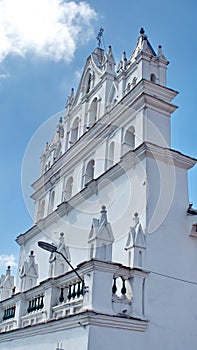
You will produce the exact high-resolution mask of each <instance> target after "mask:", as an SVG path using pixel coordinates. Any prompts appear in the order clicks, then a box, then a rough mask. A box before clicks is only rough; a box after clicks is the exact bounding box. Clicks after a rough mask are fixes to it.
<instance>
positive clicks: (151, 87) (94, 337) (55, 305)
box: [0, 28, 197, 350]
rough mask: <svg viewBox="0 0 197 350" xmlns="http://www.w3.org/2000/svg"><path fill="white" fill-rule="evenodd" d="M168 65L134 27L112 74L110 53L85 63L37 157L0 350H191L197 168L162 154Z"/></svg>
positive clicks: (0, 313)
mask: <svg viewBox="0 0 197 350" xmlns="http://www.w3.org/2000/svg"><path fill="white" fill-rule="evenodd" d="M99 44H100V42H99ZM168 63H169V62H168V61H167V59H166V58H165V56H164V54H163V52H162V47H161V46H159V47H158V50H157V52H155V51H154V49H153V48H152V46H151V44H150V42H149V40H148V38H147V36H146V34H145V32H144V30H143V28H141V30H140V35H139V38H138V41H137V44H136V47H135V49H134V51H133V53H132V54H131V55H130V57H128V58H127V56H126V53H125V52H124V53H123V55H122V59H121V61H120V62H119V64H118V65H117V67H116V65H115V60H114V56H113V52H112V48H111V46H109V49H108V51H107V52H105V51H104V50H103V49H102V48H101V46H100V45H98V47H97V48H96V49H95V50H94V51H93V52H92V53H91V54H90V56H89V57H88V58H87V60H86V64H85V66H84V70H83V73H82V76H81V80H80V83H79V86H78V89H77V91H76V93H75V92H74V90H73V89H72V90H71V94H70V96H69V98H68V100H67V104H66V110H65V112H64V113H62V116H61V117H60V120H59V122H58V125H57V130H56V131H55V134H54V136H53V138H52V140H51V142H49V143H47V145H46V148H45V150H44V152H43V154H42V155H41V171H40V177H39V178H38V179H37V180H36V181H35V182H34V184H33V188H34V193H33V195H32V199H33V200H34V203H35V217H34V224H33V226H32V227H31V228H30V229H29V230H28V231H27V232H25V233H23V234H20V235H19V236H18V237H17V243H18V244H19V246H20V257H19V263H18V276H17V281H16V286H15V283H14V278H13V276H12V274H11V269H10V267H8V269H7V271H6V274H5V275H2V276H1V279H0V349H1V350H8V349H11V348H12V349H15V350H33V349H36V350H67V349H70V350H74V349H81V350H100V349H102V350H111V349H113V350H119V349H120V348H125V349H134V350H137V349H140V350H143V349H146V350H153V349H154V350H156V349H159V350H164V349H172V350H175V349H178V350H185V349H187V350H194V349H195V348H196V347H197V333H196V328H197V311H196V310H197V309H196V305H197V275H196V270H195V266H196V263H197V210H195V209H193V208H192V205H191V204H190V205H189V207H188V203H189V198H188V183H187V171H188V170H189V169H191V168H192V167H193V166H194V165H195V163H196V159H194V158H191V157H189V156H186V155H184V154H181V153H180V152H178V151H176V150H172V149H171V140H170V137H171V128H170V118H171V114H172V113H173V112H174V111H175V110H176V108H177V106H176V105H174V104H173V102H172V101H173V99H174V98H175V96H176V95H177V91H175V90H173V89H171V88H169V87H167V86H166V69H167V65H168ZM38 242H45V243H48V244H49V246H51V247H52V248H51V251H50V252H48V251H46V250H43V249H41V248H40V246H38ZM53 247H54V249H53ZM72 266H74V270H73V269H72Z"/></svg>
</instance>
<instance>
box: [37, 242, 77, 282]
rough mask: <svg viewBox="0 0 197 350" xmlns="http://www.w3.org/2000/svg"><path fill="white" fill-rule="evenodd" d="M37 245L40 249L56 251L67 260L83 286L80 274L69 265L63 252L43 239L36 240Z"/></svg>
mask: <svg viewBox="0 0 197 350" xmlns="http://www.w3.org/2000/svg"><path fill="white" fill-rule="evenodd" d="M38 246H39V247H40V248H41V249H44V250H47V251H48V252H50V253H57V254H59V255H61V256H62V258H63V259H64V260H65V261H66V262H67V264H68V265H69V266H70V267H71V269H72V270H73V272H74V273H75V274H76V275H77V277H78V278H79V279H80V281H81V282H82V284H83V286H84V281H83V279H82V278H81V276H80V275H79V274H78V272H77V271H76V269H74V267H73V266H72V265H71V263H70V262H69V261H68V259H67V258H66V257H65V256H64V254H62V253H61V252H59V250H57V247H56V246H55V245H53V244H50V243H47V242H44V241H39V242H38Z"/></svg>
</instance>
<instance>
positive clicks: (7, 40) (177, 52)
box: [0, 0, 197, 272]
mask: <svg viewBox="0 0 197 350" xmlns="http://www.w3.org/2000/svg"><path fill="white" fill-rule="evenodd" d="M8 3H9V4H8ZM5 4H6V5H5ZM2 10H3V11H2ZM196 12H197V3H196V1H195V0H193V1H192V0H188V1H187V2H180V1H178V0H173V1H169V0H166V1H165V2H160V3H159V2H158V1H156V0H149V1H147V0H141V1H136V0H123V1H121V2H120V1H109V0H108V1H106V0H99V1H98V0H97V1H96V0H92V1H87V2H84V3H81V2H80V1H76V2H74V1H73V2H66V1H58V0H42V1H38V0H34V1H33V0H17V1H16V0H10V1H9V2H6V1H5V0H0V43H1V44H0V45H1V47H0V122H1V129H0V130H1V137H0V143H1V145H0V159H1V163H2V170H1V173H0V191H1V197H0V212H1V245H0V271H1V272H2V271H4V269H5V267H4V265H6V264H8V263H11V264H14V261H15V260H14V259H17V255H18V247H17V244H16V243H15V238H16V236H17V235H19V234H20V233H22V232H25V231H26V230H27V229H28V228H30V227H31V225H32V218H31V215H30V214H29V212H28V210H27V208H26V204H25V202H24V199H23V193H22V192H23V191H24V192H28V191H29V190H30V187H29V185H30V184H28V180H29V179H30V180H31V179H32V178H34V177H35V178H36V176H38V174H39V169H38V165H39V156H40V154H39V152H40V149H42V147H43V148H44V145H45V142H46V141H47V140H50V136H51V134H50V132H51V130H52V128H51V125H53V123H54V118H53V119H52V120H51V123H50V125H49V127H48V128H47V130H48V132H49V135H48V136H47V135H46V128H45V132H44V133H42V132H41V131H42V128H41V129H39V130H40V131H39V132H40V134H39V132H37V130H38V128H39V127H40V126H41V125H42V124H43V123H44V122H46V121H47V120H48V119H49V118H50V117H51V116H53V115H55V114H57V113H58V112H59V111H62V110H63V109H64V107H65V103H66V98H67V96H68V95H69V94H70V89H71V88H72V87H75V88H76V87H77V83H78V79H79V75H80V72H81V71H82V68H83V66H84V64H85V60H86V58H87V56H88V55H89V54H90V53H91V51H93V50H94V48H95V46H96V39H95V38H96V34H97V32H98V30H99V28H100V27H101V26H102V27H103V28H104V37H103V38H104V43H105V46H106V48H107V47H108V45H112V48H113V52H114V56H115V58H116V62H117V61H118V60H119V59H120V58H121V55H122V52H123V51H124V50H125V51H126V52H127V56H130V54H131V52H132V51H133V49H134V47H135V45H136V41H137V38H138V35H139V30H140V27H144V28H145V30H146V34H147V35H148V38H149V40H150V42H151V44H152V46H153V47H154V48H155V49H156V48H157V46H158V44H161V45H162V47H163V52H164V54H165V56H166V58H167V59H168V60H169V61H170V65H169V67H168V74H167V77H168V79H167V84H168V86H169V87H171V88H174V89H175V90H178V91H179V92H180V94H179V95H178V97H176V99H175V101H174V103H175V104H177V105H178V106H179V109H178V110H177V111H176V112H175V113H174V115H173V116H172V124H171V125H172V148H174V149H177V150H179V151H181V152H183V153H185V154H188V155H190V156H193V157H197V137H196V135H197V127H196V99H197V92H196V91H197V89H196V78H197V74H196V73H197V68H196V54H197V40H196V37H197V29H196ZM56 121H58V116H57V117H56V118H55V123H56ZM35 133H37V134H38V135H41V136H42V139H41V140H39V141H38V144H37V148H36V149H35V155H34V158H32V160H31V162H30V163H29V173H28V174H26V173H25V174H23V175H24V177H23V181H22V187H23V189H22V187H21V168H22V162H23V158H24V154H25V152H26V150H28V143H29V141H30V140H31V138H32V136H33V135H35ZM37 151H38V154H36V152H37ZM196 176H197V169H196V168H195V169H194V170H192V171H190V173H189V199H190V200H191V201H193V203H194V206H196V207H197V181H196ZM24 178H25V180H24ZM26 186H28V189H26ZM22 190H23V191H22ZM12 254H13V256H12Z"/></svg>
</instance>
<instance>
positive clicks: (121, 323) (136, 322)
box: [0, 310, 148, 343]
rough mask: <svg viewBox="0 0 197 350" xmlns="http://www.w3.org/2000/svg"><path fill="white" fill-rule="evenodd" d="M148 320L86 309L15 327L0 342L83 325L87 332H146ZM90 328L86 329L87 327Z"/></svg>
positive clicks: (1, 337) (3, 334) (4, 333)
mask: <svg viewBox="0 0 197 350" xmlns="http://www.w3.org/2000/svg"><path fill="white" fill-rule="evenodd" d="M147 324H148V321H147V320H145V319H140V318H137V317H136V318H135V317H132V316H125V315H124V314H121V315H110V314H104V313H99V312H95V311H90V310H86V311H83V312H81V313H78V314H76V315H72V316H65V317H63V318H61V319H51V320H49V321H47V322H45V323H40V324H35V325H30V326H27V327H24V328H18V329H13V330H11V331H8V332H2V333H0V342H2V343H3V342H10V341H15V340H19V339H20V340H22V339H25V338H29V337H33V336H36V335H38V334H39V335H40V336H42V335H44V334H48V333H54V332H57V331H64V330H68V329H73V328H79V327H83V328H84V330H86V332H87V333H89V328H90V327H91V326H96V327H104V328H115V329H124V330H129V331H136V332H137V331H139V332H145V331H146V329H147ZM87 326H88V328H87V329H86V327H87Z"/></svg>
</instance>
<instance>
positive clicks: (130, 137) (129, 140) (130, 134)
mask: <svg viewBox="0 0 197 350" xmlns="http://www.w3.org/2000/svg"><path fill="white" fill-rule="evenodd" d="M124 143H125V144H126V145H127V146H128V147H129V149H134V148H135V129H134V127H133V126H130V128H129V129H128V130H127V131H126V132H125V137H124Z"/></svg>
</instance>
